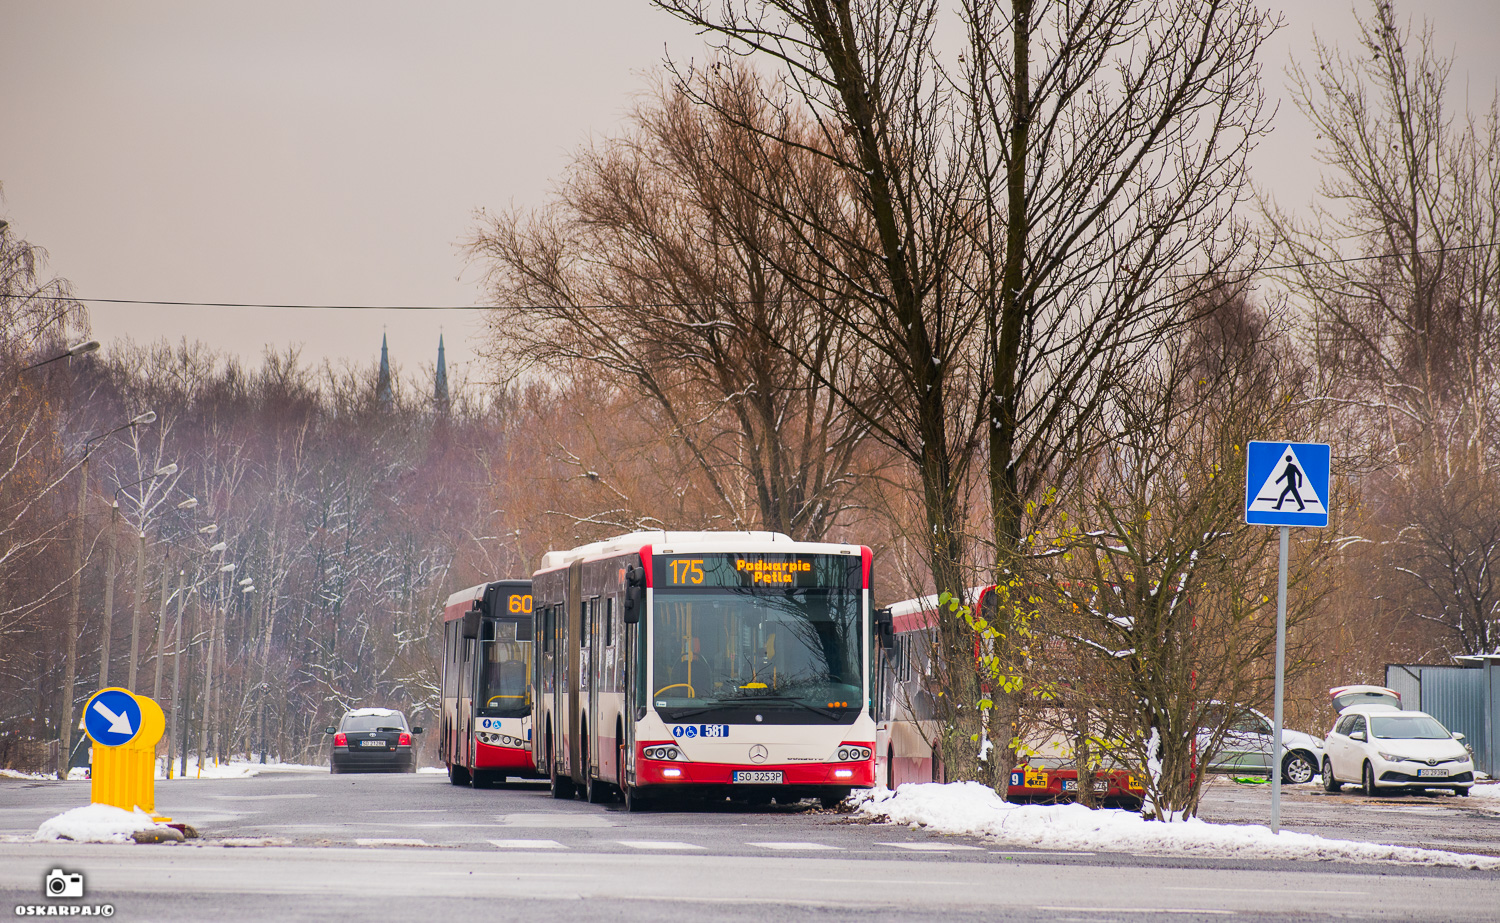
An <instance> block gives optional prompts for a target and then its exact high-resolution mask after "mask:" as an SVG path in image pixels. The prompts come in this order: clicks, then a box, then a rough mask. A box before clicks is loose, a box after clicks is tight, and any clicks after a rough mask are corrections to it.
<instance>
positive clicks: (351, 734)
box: [328, 708, 422, 773]
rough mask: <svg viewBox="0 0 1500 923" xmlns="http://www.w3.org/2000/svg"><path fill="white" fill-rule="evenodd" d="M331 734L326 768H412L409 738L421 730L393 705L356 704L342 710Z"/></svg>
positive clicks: (368, 769) (369, 770)
mask: <svg viewBox="0 0 1500 923" xmlns="http://www.w3.org/2000/svg"><path fill="white" fill-rule="evenodd" d="M328 733H329V734H332V735H333V752H332V753H331V754H330V755H329V758H328V770H329V772H335V773H339V772H416V771H417V758H416V754H415V753H413V752H412V748H411V739H412V736H413V735H414V734H420V733H422V729H421V728H419V727H416V728H414V727H411V726H410V725H408V724H407V723H406V716H405V715H403V714H402V713H401V712H399V711H396V710H395V709H393V708H356V709H354V710H353V711H349V712H345V713H344V717H343V718H342V719H341V720H340V721H339V724H338V727H330V728H328Z"/></svg>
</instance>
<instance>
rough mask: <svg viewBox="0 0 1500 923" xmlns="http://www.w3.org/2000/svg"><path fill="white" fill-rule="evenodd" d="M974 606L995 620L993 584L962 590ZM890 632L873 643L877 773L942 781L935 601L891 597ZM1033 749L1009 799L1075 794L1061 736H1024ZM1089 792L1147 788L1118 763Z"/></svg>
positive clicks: (893, 779) (1116, 798)
mask: <svg viewBox="0 0 1500 923" xmlns="http://www.w3.org/2000/svg"><path fill="white" fill-rule="evenodd" d="M965 595H967V597H968V598H969V599H971V600H973V601H974V602H973V605H974V607H975V610H976V611H977V612H978V613H979V614H980V615H981V616H983V617H984V618H985V619H986V620H989V621H994V617H995V614H996V613H995V610H996V609H997V607H998V604H999V600H998V597H997V596H996V595H995V587H994V586H982V587H972V588H970V589H969V590H968V591H967V593H966V594H965ZM884 611H888V612H889V613H890V621H891V626H892V631H893V634H894V639H893V641H892V643H890V644H889V645H888V646H886V647H882V648H880V649H878V650H877V654H878V663H877V667H876V677H875V680H876V683H875V686H876V693H875V701H876V711H877V715H878V717H879V721H878V723H877V725H876V731H875V753H876V756H877V759H878V762H877V767H876V768H877V772H878V773H879V778H880V780H881V781H882V782H884V783H885V785H886V787H887V788H890V789H895V788H896V787H897V786H899V785H901V784H903V783H906V782H946V781H947V775H946V774H945V772H944V771H943V766H942V760H941V758H940V757H939V756H938V754H937V753H936V747H935V744H936V742H937V727H936V718H937V715H936V713H935V711H934V709H933V696H934V695H935V694H936V693H937V692H940V691H941V690H935V689H929V688H928V683H927V677H928V674H929V671H928V669H927V666H928V658H929V657H930V656H931V652H932V650H933V646H934V643H935V641H936V636H937V616H938V600H937V597H936V596H921V597H918V598H916V599H907V600H903V601H901V602H898V603H894V604H892V605H891V606H890V608H889V609H888V610H884ZM1027 743H1028V744H1030V747H1029V749H1030V750H1031V751H1032V755H1031V756H1030V757H1028V758H1027V759H1025V760H1024V761H1023V762H1020V763H1018V764H1017V765H1016V767H1015V768H1014V769H1013V770H1012V771H1011V774H1010V780H1009V786H1008V789H1007V791H1008V797H1009V799H1010V800H1011V801H1036V802H1057V801H1071V800H1073V798H1075V797H1076V796H1077V793H1078V769H1077V767H1076V766H1074V765H1073V761H1072V760H1071V759H1070V758H1069V757H1068V756H1067V749H1066V746H1065V744H1064V742H1062V741H1060V740H1057V739H1055V738H1046V739H1038V740H1031V741H1027ZM1094 791H1095V794H1096V795H1097V796H1098V797H1099V799H1100V800H1101V801H1106V802H1115V803H1119V804H1133V803H1138V802H1139V801H1140V799H1141V798H1142V797H1144V795H1145V789H1144V787H1143V786H1142V785H1141V783H1140V780H1138V779H1136V778H1135V777H1133V776H1132V775H1131V774H1130V773H1129V772H1127V771H1126V770H1124V769H1107V770H1101V771H1096V772H1095V773H1094Z"/></svg>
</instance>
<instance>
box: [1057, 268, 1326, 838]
mask: <svg viewBox="0 0 1500 923" xmlns="http://www.w3.org/2000/svg"><path fill="white" fill-rule="evenodd" d="M1210 309H1211V312H1210V313H1207V314H1206V316H1205V317H1203V318H1202V319H1200V321H1199V322H1198V324H1197V325H1196V326H1195V328H1194V329H1193V331H1192V335H1191V336H1189V337H1185V338H1184V341H1183V342H1182V343H1181V344H1179V345H1178V346H1177V347H1176V348H1174V349H1173V350H1171V352H1170V355H1169V357H1168V359H1166V360H1165V361H1163V362H1161V363H1158V364H1156V365H1155V366H1153V367H1152V368H1150V369H1145V370H1140V371H1138V372H1137V374H1136V375H1135V376H1133V378H1132V381H1131V385H1133V387H1130V388H1128V389H1121V390H1120V391H1119V392H1117V395H1116V399H1115V401H1114V407H1115V408H1116V410H1115V411H1114V412H1116V413H1119V414H1122V415H1128V416H1130V417H1132V418H1133V419H1130V420H1122V421H1117V422H1115V423H1114V424H1113V428H1115V429H1116V430H1118V431H1120V432H1124V433H1126V434H1127V435H1125V436H1124V437H1123V438H1120V439H1118V440H1116V441H1115V442H1113V443H1112V444H1111V445H1110V446H1109V447H1108V448H1107V449H1104V450H1102V451H1100V452H1098V453H1096V454H1095V455H1094V456H1092V457H1091V458H1089V459H1087V460H1086V462H1081V463H1080V465H1081V468H1082V469H1083V470H1085V471H1086V474H1087V477H1086V478H1084V479H1082V480H1081V481H1080V482H1079V484H1078V485H1077V487H1076V488H1075V489H1073V490H1069V491H1067V492H1065V493H1064V494H1063V496H1062V497H1061V498H1060V499H1059V501H1058V502H1057V504H1056V505H1057V507H1058V511H1057V514H1056V516H1055V519H1056V520H1057V522H1058V525H1057V526H1056V527H1055V528H1054V529H1053V530H1052V531H1051V532H1050V535H1048V536H1047V537H1046V540H1038V541H1035V542H1032V543H1031V544H1032V548H1033V551H1034V554H1035V557H1036V563H1037V564H1039V565H1040V568H1045V569H1046V570H1049V571H1050V573H1051V575H1052V576H1051V577H1050V578H1049V579H1048V580H1047V581H1046V582H1045V583H1043V584H1042V586H1044V587H1045V589H1044V590H1042V591H1041V592H1038V593H1035V594H1034V595H1033V596H1032V599H1033V600H1034V602H1035V605H1036V606H1037V610H1036V611H1037V618H1036V619H1035V621H1033V623H1032V624H1031V628H1032V631H1033V634H1034V636H1035V637H1037V638H1047V639H1054V640H1055V641H1056V642H1060V644H1061V646H1062V648H1063V650H1064V652H1065V653H1066V655H1067V656H1065V657H1063V658H1062V659H1061V664H1062V665H1063V666H1064V667H1066V668H1067V669H1068V671H1069V673H1070V674H1071V675H1073V676H1082V677H1085V678H1086V679H1085V681H1084V682H1082V683H1080V682H1077V681H1076V680H1075V681H1065V680H1066V679H1067V677H1066V676H1063V675H1058V674H1056V672H1055V670H1054V671H1053V675H1052V676H1051V679H1052V682H1051V683H1050V685H1047V686H1046V687H1045V688H1046V689H1047V690H1048V691H1050V693H1051V699H1050V701H1051V702H1055V703H1058V704H1059V705H1060V706H1062V707H1063V709H1064V710H1067V709H1072V710H1075V711H1080V712H1082V713H1083V714H1085V715H1086V719H1085V721H1084V722H1083V724H1084V726H1086V727H1087V728H1088V729H1089V731H1090V739H1091V741H1092V742H1093V744H1094V747H1095V748H1096V750H1097V752H1098V753H1100V754H1103V755H1106V756H1108V757H1109V758H1111V759H1113V760H1114V761H1117V762H1118V763H1120V764H1123V765H1125V766H1128V767H1130V768H1131V770H1132V772H1134V773H1136V774H1137V775H1138V777H1140V778H1142V779H1144V780H1145V784H1146V789H1147V796H1148V801H1149V802H1150V803H1151V805H1152V806H1153V810H1154V813H1155V815H1156V816H1158V817H1161V818H1170V817H1177V816H1191V815H1192V814H1193V813H1194V812H1196V810H1197V805H1198V798H1199V794H1200V792H1201V787H1202V781H1203V773H1202V772H1201V765H1200V758H1201V753H1200V752H1199V750H1200V748H1201V746H1202V745H1203V744H1204V743H1205V741H1203V740H1201V739H1200V734H1202V733H1204V732H1206V733H1207V735H1208V736H1207V741H1206V744H1207V747H1208V748H1209V749H1210V750H1211V749H1213V748H1214V747H1216V746H1217V745H1218V743H1219V740H1220V739H1221V738H1222V736H1223V734H1224V733H1225V731H1226V730H1227V729H1228V725H1229V723H1230V722H1231V721H1232V720H1233V719H1234V718H1235V717H1236V716H1237V714H1238V712H1237V709H1238V708H1242V707H1246V706H1254V705H1263V704H1265V703H1266V702H1267V701H1268V700H1269V699H1270V697H1271V691H1272V684H1271V677H1272V672H1273V671H1272V656H1273V655H1274V652H1275V640H1276V618H1275V612H1276V593H1277V591H1276V580H1277V561H1276V558H1277V554H1276V551H1275V548H1276V544H1277V538H1276V535H1277V532H1276V530H1275V529H1270V528H1266V527H1263V526H1251V525H1246V524H1245V522H1244V518H1243V511H1244V506H1243V497H1244V493H1243V491H1244V485H1245V443H1246V442H1247V441H1248V440H1250V439H1254V438H1257V437H1258V436H1261V435H1263V434H1265V433H1267V432H1309V431H1312V430H1311V428H1312V427H1315V426H1316V425H1317V424H1318V422H1319V421H1318V420H1317V419H1316V418H1315V417H1312V416H1309V414H1310V413H1314V412H1316V410H1317V408H1318V405H1316V404H1315V403H1311V402H1307V401H1305V400H1300V399H1299V398H1300V397H1301V396H1303V395H1305V388H1306V383H1307V381H1306V379H1307V376H1306V374H1305V373H1304V372H1302V371H1301V369H1300V368H1299V367H1298V364H1297V362H1296V360H1295V359H1294V358H1293V357H1292V356H1291V354H1290V353H1289V351H1288V350H1287V348H1286V345H1285V341H1284V339H1283V338H1282V337H1279V336H1278V335H1277V334H1276V333H1275V331H1273V330H1272V329H1270V328H1268V327H1267V326H1266V324H1265V319H1264V318H1263V317H1261V316H1259V314H1258V312H1255V311H1253V310H1251V309H1250V308H1249V307H1248V306H1247V304H1246V302H1245V299H1244V296H1243V294H1236V295H1235V297H1232V298H1230V299H1228V300H1225V301H1219V302H1216V303H1214V304H1213V305H1210ZM1288 398H1291V399H1290V400H1289V399H1288ZM1083 466H1086V467H1083ZM1329 502H1330V504H1331V508H1332V509H1334V510H1335V511H1336V512H1337V510H1338V509H1339V507H1338V505H1337V503H1336V501H1335V500H1334V499H1333V498H1330V500H1329ZM1068 513H1071V514H1072V515H1071V516H1069V515H1067V514H1068ZM1298 532H1299V534H1298V536H1297V543H1296V550H1295V553H1294V555H1293V559H1292V561H1291V565H1290V569H1289V601H1288V610H1287V612H1288V623H1289V625H1290V626H1292V628H1293V629H1294V630H1295V629H1296V628H1297V626H1299V625H1301V624H1302V623H1305V622H1307V621H1308V620H1309V619H1310V618H1312V616H1313V614H1314V613H1316V612H1317V611H1318V610H1319V608H1320V604H1321V602H1322V600H1323V598H1324V595H1325V594H1326V593H1327V591H1328V588H1329V586H1330V581H1329V580H1328V579H1327V577H1326V576H1324V574H1325V571H1326V566H1325V565H1324V558H1325V557H1326V555H1327V553H1328V550H1329V548H1330V547H1331V546H1332V543H1333V537H1332V535H1331V534H1330V532H1331V530H1313V529H1308V530H1298ZM1042 659H1043V660H1045V659H1046V658H1045V657H1043V658H1042ZM1080 661H1083V662H1086V663H1087V664H1088V665H1087V666H1085V667H1083V668H1081V669H1080V668H1079V667H1078V663H1079V662H1080ZM1290 663H1291V668H1292V670H1293V671H1294V672H1296V671H1298V670H1300V669H1303V668H1305V666H1306V665H1307V664H1308V663H1309V660H1308V652H1307V651H1302V650H1298V649H1296V648H1295V647H1294V649H1293V651H1292V656H1291V658H1290ZM1037 672H1038V675H1039V676H1047V675H1048V671H1047V669H1046V665H1045V664H1043V665H1042V666H1041V667H1039V669H1038V671H1037ZM1219 703H1223V704H1219Z"/></svg>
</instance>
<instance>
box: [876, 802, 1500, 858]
mask: <svg viewBox="0 0 1500 923" xmlns="http://www.w3.org/2000/svg"><path fill="white" fill-rule="evenodd" d="M1477 788H1478V787H1477V786H1476V793H1477ZM856 803H857V804H858V810H859V813H861V814H863V815H865V816H868V817H873V818H877V819H880V820H884V821H887V822H890V823H896V824H909V825H911V826H914V827H915V826H922V827H927V828H929V829H931V830H933V831H935V832H938V833H948V834H959V835H965V836H979V837H985V838H987V839H990V840H994V841H996V842H998V843H1004V844H1006V845H1010V846H1025V847H1032V848H1035V849H1047V850H1093V851H1099V852H1133V853H1147V854H1154V855H1191V856H1207V857H1214V858H1237V859H1346V860H1354V861H1360V862H1381V861H1385V862H1407V863H1416V864H1421V865H1443V866H1455V867H1459V868H1474V869H1500V859H1497V858H1493V857H1490V856H1472V855H1464V854H1461V853H1453V852H1445V851H1443V850H1437V849H1414V848H1412V847H1408V846H1387V845H1384V844H1380V843H1361V842H1356V841H1353V840H1332V839H1326V838H1324V837H1320V836H1313V835H1311V834H1307V833H1294V832H1291V831H1288V830H1283V831H1282V832H1281V833H1280V834H1272V833H1271V830H1270V828H1268V827H1264V826H1261V825H1259V824H1245V825H1238V824H1211V823H1208V822H1207V821H1202V820H1199V819H1197V818H1193V819H1190V820H1187V821H1179V822H1175V823H1162V822H1159V821H1148V820H1146V819H1145V818H1143V817H1142V816H1141V815H1139V814H1136V813H1134V812H1131V811H1110V810H1100V811H1095V810H1090V809H1088V808H1086V807H1084V806H1082V805H1077V804H1062V805H1016V804H1007V803H1006V802H1004V801H1001V800H1000V797H999V796H998V795H996V794H995V792H994V791H993V790H991V789H989V788H988V787H986V786H984V785H980V784H979V783H977V782H952V783H948V784H939V783H935V782H929V783H913V784H907V785H902V786H901V787H900V788H899V790H898V791H897V792H895V793H892V792H890V791H889V790H886V789H877V790H875V791H873V792H870V793H868V794H867V795H865V797H864V798H862V799H858V798H857V799H856Z"/></svg>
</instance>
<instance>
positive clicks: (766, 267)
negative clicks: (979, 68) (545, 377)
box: [470, 69, 870, 541]
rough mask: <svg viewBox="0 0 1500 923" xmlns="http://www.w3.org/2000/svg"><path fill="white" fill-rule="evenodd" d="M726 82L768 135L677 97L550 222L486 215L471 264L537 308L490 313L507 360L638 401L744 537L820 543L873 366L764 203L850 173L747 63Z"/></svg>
mask: <svg viewBox="0 0 1500 923" xmlns="http://www.w3.org/2000/svg"><path fill="white" fill-rule="evenodd" d="M720 89H722V90H723V100H722V101H723V103H724V105H725V107H726V108H728V109H731V110H732V111H733V112H734V113H735V118H736V119H737V120H742V121H743V122H744V123H745V124H746V125H751V126H755V128H754V129H752V130H751V131H748V132H747V131H746V130H745V129H744V128H743V127H742V126H741V124H740V121H732V120H730V119H728V118H725V117H723V116H721V115H719V114H718V113H716V112H715V111H711V110H704V109H702V108H697V107H694V106H693V105H692V104H691V102H690V100H689V99H688V97H687V96H686V95H685V94H684V93H682V92H680V91H675V92H674V91H670V90H665V89H663V90H661V91H660V92H659V93H658V97H657V99H656V100H655V101H653V102H652V103H650V104H649V105H646V106H644V107H642V108H640V109H638V110H637V111H636V113H635V114H634V116H633V123H634V124H633V130H632V131H631V132H630V133H628V134H626V135H624V136H622V137H619V138H615V139H612V140H610V141H608V142H606V143H604V144H603V145H602V146H599V147H595V148H592V149H588V150H585V151H584V152H582V153H581V154H579V155H578V157H577V158H576V159H575V161H574V163H573V165H572V168H571V169H570V171H569V174H568V177H567V179H566V181H565V182H564V183H563V184H562V186H561V188H560V190H559V194H558V198H557V201H556V202H555V204H554V205H553V207H552V208H551V209H550V211H549V212H547V213H545V214H543V215H538V216H530V217H527V216H522V215H519V214H503V215H499V216H495V217H489V218H487V219H486V221H485V224H484V227H483V228H482V229H481V230H480V231H479V232H478V233H477V234H476V236H475V237H474V239H473V240H472V241H471V244H470V253H471V255H472V256H473V257H474V258H475V259H476V260H480V261H482V262H483V264H484V265H485V267H486V271H487V273H488V279H489V284H490V293H491V297H492V298H493V299H494V301H495V303H496V304H498V305H502V306H504V305H518V306H524V307H525V309H524V310H520V311H515V310H505V309H504V308H503V307H502V309H501V310H499V311H497V312H495V313H494V314H493V315H492V319H491V329H492V330H493V331H494V333H495V335H496V345H495V349H494V353H495V355H496V356H497V357H502V358H506V359H511V360H514V359H516V358H521V359H523V360H526V361H531V362H538V363H542V364H544V365H545V367H546V368H547V369H548V370H549V371H550V372H552V373H554V374H560V375H563V376H567V377H572V376H579V375H583V376H590V377H595V376H597V377H598V378H599V379H600V380H601V381H602V382H605V383H607V384H608V385H609V386H610V387H611V388H615V389H619V391H620V392H621V393H623V394H630V393H632V392H636V393H639V395H640V397H641V399H642V400H643V401H644V402H645V403H646V407H645V408H643V409H642V410H641V411H639V413H640V416H641V419H642V422H643V423H644V424H645V425H647V426H648V427H650V426H655V427H661V428H664V429H665V430H666V431H667V433H668V434H670V436H671V437H672V438H673V439H676V440H680V441H681V444H682V446H683V449H684V451H683V455H684V456H685V460H686V461H687V463H688V465H689V470H692V471H695V472H696V477H695V478H694V481H695V485H696V486H697V488H698V489H700V490H703V491H705V492H706V493H707V495H708V496H709V497H711V498H712V501H713V504H714V505H715V506H716V507H717V508H718V510H719V511H721V513H722V514H723V515H725V516H726V517H727V518H728V519H729V521H730V522H731V523H733V524H734V525H735V527H737V528H766V529H772V530H776V531H785V532H789V533H791V534H793V535H795V536H797V537H799V538H804V539H808V540H813V541H817V540H821V539H822V538H823V537H824V536H826V535H827V534H828V531H829V529H830V528H831V527H832V526H833V525H834V524H835V523H837V522H838V521H839V519H840V517H841V515H842V514H843V513H844V512H845V511H846V510H847V509H848V507H849V506H850V505H851V503H852V502H853V501H852V500H851V493H852V491H853V488H854V486H855V484H856V482H857V479H856V478H855V477H854V476H853V475H854V468H855V465H856V463H857V461H865V460H867V459H861V457H860V456H861V448H862V446H864V445H865V443H866V441H867V439H868V437H869V435H870V429H869V426H868V424H867V423H866V422H865V420H864V419H862V418H861V415H860V414H859V413H858V412H857V411H856V410H854V409H851V408H850V407H849V406H848V403H847V402H848V401H850V400H854V401H858V400H860V398H859V394H860V393H862V390H861V386H862V383H863V381H864V377H863V376H862V375H861V374H860V373H859V372H858V367H859V366H860V365H861V364H862V360H861V356H860V353H859V351H858V350H857V348H856V338H855V336H854V334H853V333H852V332H851V331H849V330H848V329H847V328H845V327H843V326H841V325H839V324H837V323H835V322H834V320H833V318H832V317H831V316H830V314H829V313H828V312H825V311H820V310H818V308H817V305H816V304H813V303H811V302H809V300H808V298H807V296H806V294H805V293H804V292H802V291H800V290H799V289H798V288H797V287H796V286H795V285H794V284H793V283H792V282H791V281H790V280H789V279H788V277H787V276H788V273H796V274H798V276H799V277H800V276H807V275H817V274H820V273H823V274H826V272H827V269H826V267H823V266H821V265H820V264H819V263H818V261H817V260H816V259H814V258H813V256H812V255H811V253H810V252H809V250H808V249H807V247H806V246H805V244H807V243H808V242H807V241H803V240H799V239H795V238H790V239H789V237H788V235H787V234H786V233H785V229H784V228H783V227H782V226H781V225H780V224H779V223H778V222H776V221H775V220H774V219H773V218H772V217H770V216H769V215H768V214H767V212H766V207H765V205H764V202H765V200H766V199H768V198H772V197H775V196H776V195H778V194H779V190H782V189H786V188H797V189H807V190H818V191H819V193H820V195H821V196H822V197H823V199H824V200H825V201H824V202H822V203H819V204H818V205H817V206H815V207H819V208H824V209H826V208H831V207H834V206H832V205H831V204H828V203H830V202H832V201H833V200H834V199H836V198H837V196H838V193H839V177H838V176H837V174H836V173H835V172H834V171H832V170H830V169H829V167H828V164H827V163H826V161H825V160H824V159H823V158H821V157H819V156H816V155H815V154H813V153H810V152H809V150H808V148H809V147H810V146H813V145H815V144H816V143H817V140H818V139H817V138H816V137H815V136H813V135H812V133H811V132H810V131H809V130H808V127H807V126H806V125H796V124H790V125H789V124H786V123H785V122H784V121H783V119H784V117H785V113H784V112H782V111H779V110H777V109H775V108H773V107H770V106H768V105H766V104H765V102H764V101H763V100H762V98H761V92H762V88H761V82H760V81H759V80H757V79H756V78H755V77H754V75H753V73H752V72H750V71H748V70H746V69H736V70H734V71H733V72H732V73H731V74H729V75H727V76H726V77H725V82H724V83H723V84H722V86H721V87H720ZM773 130H775V131H781V132H784V133H786V135H787V137H786V138H785V139H783V143H780V144H778V145H776V146H775V148H774V150H771V149H767V148H766V147H765V146H764V145H762V144H761V143H760V141H761V137H762V136H764V135H766V134H769V133H770V132H771V131H773ZM812 243H813V244H814V246H817V245H818V242H817V241H813V242H812ZM827 288H828V289H832V288H834V286H833V285H832V284H830V285H829V286H827ZM819 297H821V298H827V297H836V296H832V295H830V294H829V293H828V292H827V291H825V292H822V293H820V296H819ZM793 355H795V356H796V357H797V358H795V359H794V358H792V356H793ZM512 367H513V368H514V367H515V366H514V365H513V366H512ZM825 381H828V382H836V383H838V385H839V386H840V387H842V389H843V393H842V394H836V393H835V391H834V390H833V389H832V388H830V387H828V386H826V385H825V384H824V382H825ZM604 394H605V395H606V396H607V395H608V391H606V392H604ZM599 463H601V462H594V464H599ZM586 470H592V469H586ZM671 476H672V477H673V478H677V477H680V475H678V474H677V473H675V472H674V473H673V474H672V475H671Z"/></svg>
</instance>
